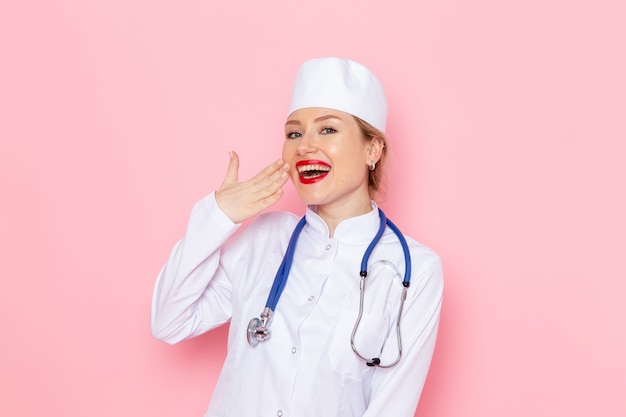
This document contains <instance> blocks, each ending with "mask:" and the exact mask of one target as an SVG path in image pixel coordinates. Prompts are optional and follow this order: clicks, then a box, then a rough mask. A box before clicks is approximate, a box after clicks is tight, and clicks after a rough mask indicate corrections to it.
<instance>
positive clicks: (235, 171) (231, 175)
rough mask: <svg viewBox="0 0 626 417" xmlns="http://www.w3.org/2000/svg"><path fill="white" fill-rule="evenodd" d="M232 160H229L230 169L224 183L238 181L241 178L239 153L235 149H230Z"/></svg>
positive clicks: (229, 153)
mask: <svg viewBox="0 0 626 417" xmlns="http://www.w3.org/2000/svg"><path fill="white" fill-rule="evenodd" d="M228 156H229V157H230V161H229V162H228V170H227V171H226V178H224V183H236V182H237V181H238V178H239V155H237V153H236V152H235V151H228Z"/></svg>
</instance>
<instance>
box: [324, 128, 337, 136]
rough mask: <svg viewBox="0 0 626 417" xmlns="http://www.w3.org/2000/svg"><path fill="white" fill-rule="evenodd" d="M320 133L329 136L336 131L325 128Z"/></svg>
mask: <svg viewBox="0 0 626 417" xmlns="http://www.w3.org/2000/svg"><path fill="white" fill-rule="evenodd" d="M321 133H322V134H323V135H330V134H332V133H337V131H336V130H335V129H333V128H332V127H325V128H324V129H322V131H321Z"/></svg>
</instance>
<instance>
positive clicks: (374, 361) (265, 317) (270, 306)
mask: <svg viewBox="0 0 626 417" xmlns="http://www.w3.org/2000/svg"><path fill="white" fill-rule="evenodd" d="M378 215H379V217H380V225H379V227H378V232H377V233H376V236H374V239H372V242H371V243H370V244H369V246H368V247H367V249H366V250H365V253H364V254H363V259H362V260H361V271H360V273H359V275H360V276H361V282H360V285H359V288H360V301H359V315H358V316H357V319H356V322H355V323H354V329H353V330H352V336H351V337H350V344H351V346H352V350H353V351H354V353H355V354H356V355H357V356H358V357H359V358H361V359H362V360H364V361H365V363H366V364H367V365H368V366H377V367H379V368H391V367H392V366H394V365H396V364H397V363H398V362H399V361H400V358H401V357H402V337H401V335H400V318H401V317H402V308H403V307H404V300H406V294H407V290H408V288H409V285H410V281H411V254H410V253H409V246H408V245H407V243H406V239H405V238H404V236H403V235H402V232H400V230H399V229H398V228H397V227H396V225H395V224H393V223H392V222H391V220H389V219H388V218H387V217H386V216H385V213H383V211H382V210H381V209H378ZM305 224H306V218H305V217H302V219H300V221H299V222H298V224H297V225H296V228H295V229H294V231H293V234H292V235H291V238H290V239H289V245H288V246H287V252H286V253H285V257H284V258H283V261H282V263H281V264H280V267H279V268H278V271H277V272H276V277H275V278H274V283H273V284H272V289H271V290H270V294H269V296H268V297H267V303H266V304H265V308H264V309H263V312H262V313H261V316H260V318H258V317H255V318H253V319H252V320H250V324H249V325H248V330H247V336H248V343H250V346H252V347H255V346H256V345H258V344H259V342H263V341H265V340H267V339H269V338H270V330H269V325H270V322H271V320H272V314H273V313H274V311H275V310H276V304H278V300H279V298H280V295H281V294H282V292H283V290H284V289H285V285H286V284H287V278H289V270H290V269H291V264H292V263H293V255H294V252H295V251H296V243H297V242H298V237H299V236H300V232H301V231H302V229H303V228H304V225H305ZM387 226H389V228H390V229H391V230H392V231H393V232H394V233H395V234H396V236H397V237H398V239H399V240H400V245H402V251H403V252H404V265H405V269H404V279H403V281H402V285H403V289H402V295H401V297H400V307H399V309H398V317H397V319H396V337H397V339H398V356H397V357H396V359H395V360H394V361H393V362H391V363H390V364H388V365H381V363H380V358H371V359H370V358H366V357H364V356H362V355H361V354H360V353H359V352H358V350H357V348H356V346H355V345H354V338H355V335H356V333H357V330H358V328H359V324H360V323H361V318H362V316H363V300H364V298H365V278H367V262H368V260H369V258H370V255H371V253H372V251H373V250H374V247H375V246H376V244H377V243H378V241H379V240H380V238H381V237H382V235H383V233H384V232H385V228H386V227H387ZM381 356H382V355H381Z"/></svg>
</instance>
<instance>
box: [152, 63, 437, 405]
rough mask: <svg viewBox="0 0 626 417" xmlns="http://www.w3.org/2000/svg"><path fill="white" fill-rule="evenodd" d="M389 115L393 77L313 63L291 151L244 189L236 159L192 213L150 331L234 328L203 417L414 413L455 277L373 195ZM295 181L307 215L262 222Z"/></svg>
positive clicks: (300, 97) (303, 74) (299, 88)
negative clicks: (447, 286)
mask: <svg viewBox="0 0 626 417" xmlns="http://www.w3.org/2000/svg"><path fill="white" fill-rule="evenodd" d="M386 117H387V104H386V101H385V97H384V94H383V90H382V86H381V85H380V82H379V81H378V80H377V79H376V77H374V75H373V74H372V73H371V72H370V71H369V70H368V69H367V68H365V67H363V66H362V65H360V64H358V63H355V62H353V61H349V60H343V59H338V58H323V59H316V60H311V61H308V62H305V63H304V64H303V65H302V67H301V68H300V71H299V73H298V75H297V78H296V82H295V86H294V90H293V94H292V100H291V106H290V109H289V115H288V117H287V121H286V123H285V142H284V145H283V155H282V159H281V160H279V161H277V162H275V163H273V164H271V165H269V166H268V167H266V168H265V169H263V170H262V171H261V172H260V173H259V174H257V175H256V176H255V177H254V178H252V179H251V180H249V181H245V182H239V181H238V179H237V172H238V167H239V159H238V156H237V154H236V153H234V152H233V153H231V159H230V165H229V167H228V172H227V174H226V178H225V180H224V182H223V184H222V185H221V187H220V188H219V189H218V190H217V191H215V192H214V193H211V194H210V195H209V196H207V197H205V198H204V199H202V200H201V201H200V202H198V203H197V204H196V206H195V207H194V209H193V211H192V214H191V218H190V220H189V225H188V227H187V232H186V234H185V237H184V238H183V239H182V240H181V241H180V242H178V243H177V244H176V245H175V246H174V248H173V250H172V252H171V255H170V257H169V260H168V262H167V264H166V265H165V266H164V267H163V269H162V271H161V273H160V274H159V277H158V279H157V282H156V285H155V289H154V298H153V307H152V319H151V326H152V333H153V335H154V337H156V338H157V339H160V340H163V341H165V342H168V343H176V342H179V341H181V340H184V339H187V338H190V337H194V336H197V335H199V334H202V333H204V332H206V331H208V330H210V329H213V328H215V327H217V326H220V325H222V324H224V323H226V322H228V321H230V332H229V337H228V355H227V358H226V361H225V363H224V366H223V369H222V372H221V374H220V377H219V380H218V383H217V386H216V388H215V391H214V393H213V398H212V400H211V404H210V406H209V409H208V411H207V413H206V414H205V416H206V417H227V416H241V417H252V416H278V417H286V416H293V417H308V416H311V417H320V416H328V417H330V416H341V417H348V416H349V417H355V416H364V417H365V416H376V417H380V416H412V415H413V413H414V412H415V408H416V407H417V402H418V400H419V396H420V393H421V390H422V387H423V385H424V381H425V378H426V374H427V372H428V368H429V365H430V361H431V357H432V353H433V349H434V346H435V339H436V335H437V327H438V322H439V311H440V307H441V297H442V289H443V275H442V270H441V264H440V261H439V258H438V257H437V255H436V254H435V253H434V252H433V251H432V250H430V249H428V248H426V247H424V246H423V245H420V244H419V243H417V242H416V241H414V240H412V239H410V238H408V237H407V238H406V240H405V238H404V237H403V236H402V235H401V233H400V232H399V231H398V230H397V228H396V227H395V225H393V223H391V224H388V223H387V222H386V220H385V216H384V214H383V213H382V212H381V211H379V209H378V207H377V205H376V203H375V202H374V201H373V198H374V196H375V194H376V191H377V190H378V186H379V184H380V178H381V175H382V168H383V166H384V162H385V156H386V150H387V146H386V145H387V141H386V138H385V134H384V131H385V125H386ZM288 179H291V181H292V182H293V184H294V185H295V187H296V189H297V191H298V194H299V196H300V198H301V199H302V201H303V202H304V203H305V204H306V205H307V210H306V214H305V216H304V218H303V219H300V218H298V216H296V215H294V214H291V213H278V212H271V213H267V214H263V215H260V216H258V215H259V213H260V212H262V211H263V210H265V209H267V208H268V207H270V206H272V205H273V204H274V203H276V202H277V201H278V200H279V199H280V197H281V195H282V187H283V186H284V185H285V183H286V181H287V180H288ZM257 216H258V217H257ZM253 217H256V219H255V220H254V222H252V223H251V224H250V225H249V226H248V227H246V229H245V230H242V231H241V233H238V234H237V235H236V236H232V235H233V232H234V231H235V230H236V229H237V228H238V226H239V224H240V223H241V222H242V221H244V220H246V219H249V218H253ZM377 239H379V240H377ZM403 241H404V242H405V245H404V246H403V244H402V242H403ZM406 242H408V244H407V243H406ZM407 266H408V267H409V268H407ZM275 277H276V279H275ZM409 280H410V286H409V283H408V282H407V281H409ZM274 282H276V284H274ZM268 294H269V295H270V296H269V297H268ZM259 313H262V314H261V315H260V316H259ZM251 319H252V320H251Z"/></svg>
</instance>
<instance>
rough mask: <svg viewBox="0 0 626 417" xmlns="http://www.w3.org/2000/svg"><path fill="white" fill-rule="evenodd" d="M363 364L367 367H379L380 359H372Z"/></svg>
mask: <svg viewBox="0 0 626 417" xmlns="http://www.w3.org/2000/svg"><path fill="white" fill-rule="evenodd" d="M365 363H366V364H367V366H378V365H380V358H373V359H372V360H371V361H369V362H365Z"/></svg>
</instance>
